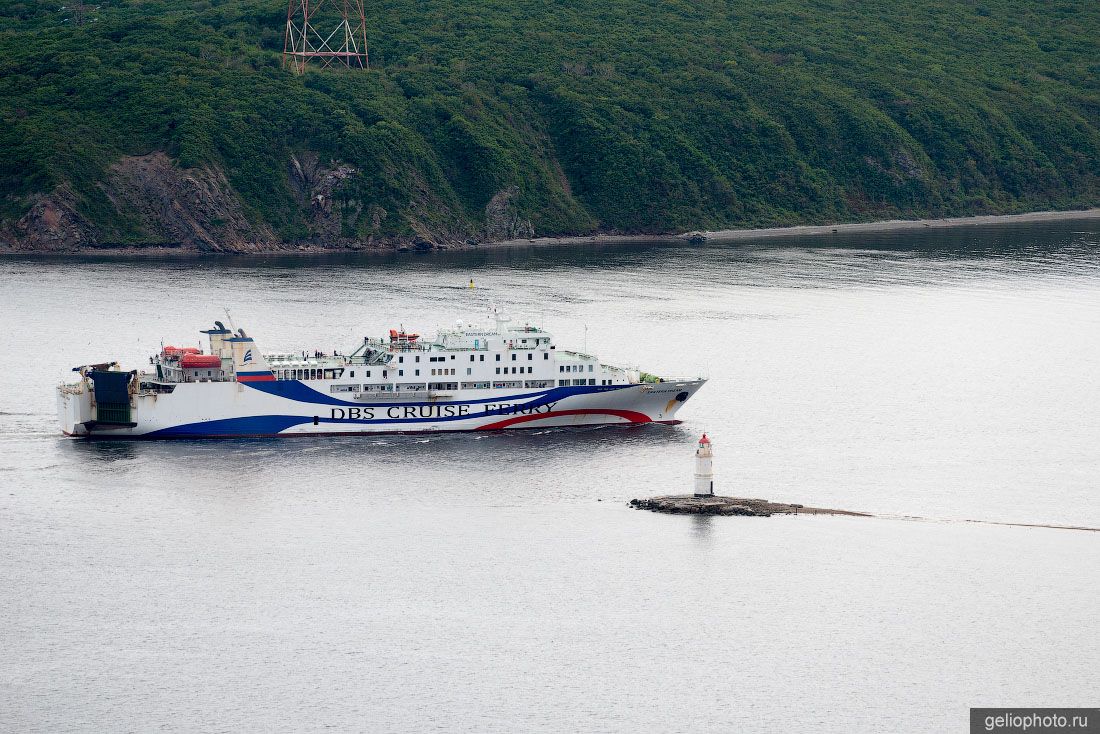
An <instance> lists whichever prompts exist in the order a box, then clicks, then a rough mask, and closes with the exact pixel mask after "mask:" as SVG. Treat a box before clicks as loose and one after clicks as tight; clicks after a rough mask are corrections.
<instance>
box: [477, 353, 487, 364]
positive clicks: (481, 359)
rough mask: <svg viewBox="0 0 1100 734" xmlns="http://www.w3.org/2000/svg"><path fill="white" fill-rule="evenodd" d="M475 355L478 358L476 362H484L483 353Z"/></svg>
mask: <svg viewBox="0 0 1100 734" xmlns="http://www.w3.org/2000/svg"><path fill="white" fill-rule="evenodd" d="M477 356H478V357H479V359H478V360H477V361H478V362H484V361H485V355H484V354H479V355H477Z"/></svg>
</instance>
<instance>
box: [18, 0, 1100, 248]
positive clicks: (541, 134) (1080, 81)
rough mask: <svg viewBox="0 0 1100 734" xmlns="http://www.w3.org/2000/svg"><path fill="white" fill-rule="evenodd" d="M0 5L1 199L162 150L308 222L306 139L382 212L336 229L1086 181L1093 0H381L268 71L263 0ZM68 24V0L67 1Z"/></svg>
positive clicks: (276, 16) (785, 219)
mask: <svg viewBox="0 0 1100 734" xmlns="http://www.w3.org/2000/svg"><path fill="white" fill-rule="evenodd" d="M62 3H63V0H53V1H51V2H43V1H40V0H11V1H10V2H6V3H4V4H3V6H2V7H0V122H2V124H0V220H3V221H5V222H8V223H11V222H13V221H15V220H16V219H18V218H19V217H20V216H22V215H23V214H24V213H26V211H27V210H28V209H29V207H30V206H31V204H32V203H33V201H34V199H35V197H36V196H37V195H41V194H44V193H48V192H50V191H53V190H54V189H55V188H56V187H58V186H61V185H66V186H68V187H69V188H71V190H72V191H73V192H75V194H76V197H77V207H78V210H79V211H80V212H81V213H82V214H83V215H84V216H85V217H86V218H87V219H88V220H90V221H91V222H93V223H94V224H95V225H96V227H98V228H99V230H100V231H101V232H102V233H103V236H104V237H106V238H114V239H116V240H118V241H120V242H126V241H135V240H136V239H139V238H140V234H139V233H137V232H136V231H135V229H134V224H133V222H132V221H131V220H130V219H129V218H128V216H127V214H126V212H121V211H119V210H118V208H116V206H115V205H114V204H113V203H112V200H111V198H110V196H109V192H108V191H107V190H106V187H105V186H104V185H103V182H104V181H105V177H106V173H107V171H108V169H109V167H110V166H111V164H112V163H113V162H115V161H117V160H118V159H120V158H121V157H123V156H130V155H143V154H146V153H150V152H153V151H165V152H167V153H168V155H169V156H171V157H172V158H173V159H174V160H175V161H176V162H177V163H178V165H180V166H182V167H184V168H188V167H197V166H213V167H217V168H218V169H220V170H222V171H224V172H225V175H226V177H227V178H228V181H229V182H230V184H231V186H232V188H233V190H234V191H235V193H236V195H237V196H238V197H239V199H240V200H241V202H242V203H243V205H244V210H245V212H246V214H247V216H248V217H249V218H250V219H252V220H253V221H256V222H262V223H264V224H266V225H268V226H270V227H271V228H272V230H273V231H275V232H276V233H277V234H278V236H279V237H281V238H282V239H284V240H288V241H293V240H297V239H304V238H308V237H309V236H310V234H311V233H310V225H309V221H308V216H307V212H306V211H305V210H304V209H303V205H302V203H301V201H300V200H299V199H296V198H295V195H294V192H293V190H292V186H291V183H290V181H289V178H288V177H289V166H288V161H289V160H290V158H291V155H292V154H296V153H300V152H304V151H310V152H312V153H315V154H316V155H318V156H319V157H320V159H321V160H324V161H339V162H343V163H347V164H350V165H352V166H354V167H355V169H356V170H357V173H356V174H355V175H354V176H353V177H351V178H350V179H349V180H347V181H346V182H344V183H343V184H342V187H341V188H340V190H339V192H338V194H339V198H340V201H341V202H342V203H344V204H345V205H346V204H347V203H348V202H353V201H354V202H359V204H360V205H361V206H365V207H367V208H368V209H369V210H370V211H374V212H381V213H383V214H384V216H374V217H370V216H364V217H361V218H359V220H358V221H357V222H356V223H355V225H354V227H353V228H352V230H351V231H347V232H345V233H344V234H346V235H349V236H354V237H366V236H369V235H377V236H386V237H411V236H413V235H414V234H417V233H419V232H421V231H422V230H423V229H425V228H426V229H428V230H434V231H447V232H451V233H456V232H459V233H461V232H466V233H477V232H480V231H483V229H484V219H485V208H486V205H487V204H488V202H489V201H490V199H492V197H493V196H494V194H496V193H497V192H500V191H502V190H505V189H507V188H508V187H511V186H515V187H516V188H517V190H518V195H517V197H516V199H515V201H514V206H515V207H516V209H517V210H518V212H519V214H520V215H521V216H522V217H523V218H525V219H526V220H529V221H530V222H531V224H532V225H533V227H534V230H535V232H536V233H537V234H539V235H564V234H581V233H588V232H593V231H619V232H639V233H648V232H654V233H655V232H670V231H682V230H689V229H720V228H727V227H740V226H746V227H748V226H778V225H786V224H800V223H820V222H828V221H867V220H874V219H886V218H894V217H935V216H954V215H965V214H984V213H1007V212H1017V211H1024V210H1029V209H1050V208H1054V209H1057V208H1072V207H1080V206H1095V205H1097V204H1100V40H1098V39H1100V35H1098V33H1097V29H1100V4H1098V3H1088V2H1084V3H1083V2H1080V1H1079V0H1050V1H1044V2H1040V1H1039V0H913V1H912V2H909V3H895V2H890V1H888V0H871V1H870V2H861V3H855V4H853V3H849V2H842V1H841V0H776V1H775V2H771V3H749V2H744V1H743V0H691V1H690V2H689V1H688V0H662V2H659V3H645V2H639V1H638V0H603V2H600V3H591V2H582V0H550V1H549V2H533V1H532V0H466V1H465V2H459V1H458V0H421V1H419V2H410V1H409V0H387V2H385V3H377V2H368V3H367V14H368V28H369V30H368V37H369V42H370V47H371V48H370V51H371V68H370V70H368V71H356V70H350V71H349V70H334V71H309V72H307V73H306V74H304V75H302V76H295V75H294V74H292V73H291V72H290V71H287V70H284V69H283V68H282V67H281V51H282V43H283V29H284V26H285V19H286V4H285V3H280V2H278V0H192V1H184V2H172V3H170V2H166V0H103V1H102V2H101V4H100V5H99V6H97V7H98V9H89V10H88V11H86V13H85V17H83V18H81V19H75V18H74V17H73V12H72V10H71V9H68V10H59V6H60V5H61V4H62ZM76 20H82V21H83V22H82V23H81V24H79V25H78V24H77V23H76V22H75V21H76Z"/></svg>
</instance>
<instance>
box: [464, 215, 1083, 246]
mask: <svg viewBox="0 0 1100 734" xmlns="http://www.w3.org/2000/svg"><path fill="white" fill-rule="evenodd" d="M1097 219H1100V207H1094V208H1092V209H1071V210H1067V211H1038V212H1025V213H1023V214H979V215H975V216H972V217H944V218H941V219H884V220H881V221H877V222H850V223H846V224H845V223H837V224H798V225H793V226H789V227H764V228H758V229H720V230H714V231H701V230H700V231H694V232H682V233H680V234H672V235H659V234H654V235H634V234H631V235H611V234H608V235H599V234H595V235H577V236H573V237H536V238H533V239H522V240H503V241H500V242H490V243H486V244H485V245H481V246H482V247H484V246H488V247H517V246H523V245H528V246H532V245H534V246H538V245H580V244H601V245H612V244H631V243H641V242H666V241H667V242H673V241H688V242H691V241H693V240H694V241H701V243H702V242H706V243H716V244H722V243H726V242H749V241H753V240H765V239H774V238H779V237H821V236H825V235H834V234H880V233H887V232H906V231H915V230H924V229H954V228H957V227H980V226H1005V225H1012V224H1035V223H1042V222H1071V221H1089V220H1097Z"/></svg>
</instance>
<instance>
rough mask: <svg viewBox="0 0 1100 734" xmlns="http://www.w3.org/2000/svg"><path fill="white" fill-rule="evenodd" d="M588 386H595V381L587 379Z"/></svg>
mask: <svg viewBox="0 0 1100 734" xmlns="http://www.w3.org/2000/svg"><path fill="white" fill-rule="evenodd" d="M588 384H589V385H595V384H596V380H595V379H593V378H589V379H588Z"/></svg>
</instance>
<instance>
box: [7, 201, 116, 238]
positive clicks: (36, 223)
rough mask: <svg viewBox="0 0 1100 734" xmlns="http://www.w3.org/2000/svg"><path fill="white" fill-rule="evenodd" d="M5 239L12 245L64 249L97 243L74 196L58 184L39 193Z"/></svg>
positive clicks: (91, 227) (90, 226)
mask: <svg viewBox="0 0 1100 734" xmlns="http://www.w3.org/2000/svg"><path fill="white" fill-rule="evenodd" d="M5 239H10V240H11V244H12V246H13V247H15V248H16V249H21V250H37V251H50V250H55V251H66V250H77V249H81V248H84V247H94V246H96V245H97V244H98V241H97V239H96V232H95V228H94V227H93V226H92V225H91V223H90V222H88V220H87V219H85V218H84V217H83V216H82V215H81V214H80V212H78V211H77V210H76V196H75V194H73V192H72V190H71V189H69V188H68V187H64V186H59V187H58V188H56V189H54V191H53V193H52V194H49V195H47V196H41V197H39V198H38V200H37V201H36V202H35V203H34V205H33V206H31V209H30V211H28V212H27V213H26V214H24V215H23V216H22V217H21V218H20V219H19V221H17V222H16V223H15V226H14V227H13V228H12V231H11V232H10V234H9V235H8V237H6V238H5Z"/></svg>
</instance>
